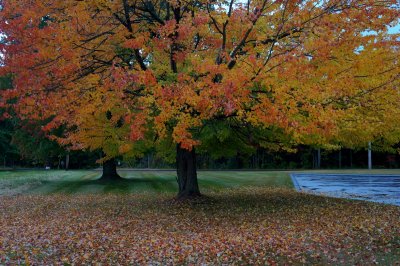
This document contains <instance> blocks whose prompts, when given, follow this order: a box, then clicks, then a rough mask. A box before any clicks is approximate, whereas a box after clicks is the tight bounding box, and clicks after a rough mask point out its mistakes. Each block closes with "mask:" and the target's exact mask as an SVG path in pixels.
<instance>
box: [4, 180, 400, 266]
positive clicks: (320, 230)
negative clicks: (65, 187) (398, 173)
mask: <svg viewBox="0 0 400 266" xmlns="http://www.w3.org/2000/svg"><path fill="white" fill-rule="evenodd" d="M173 195H174V194H172V193H164V194H162V193H153V192H147V193H139V194H132V193H124V194H117V193H106V194H99V193H97V194H64V193H56V194H50V195H19V196H1V197H0V212H1V216H0V264H6V265H8V264H9V265H14V264H35V265H42V264H61V265H62V264H64V265H68V264H78V265H79V264H92V263H95V262H100V263H103V264H106V265H115V264H117V263H120V264H124V265H126V264H133V265H135V264H141V265H143V264H145V265H149V264H150V265H159V264H163V265H164V264H168V265H170V264H184V265H188V264H197V265H199V264H213V265H214V264H232V263H233V264H244V265H247V264H271V265H273V264H275V263H277V264H293V263H299V264H303V263H306V264H308V263H317V264H339V263H345V264H360V265H366V264H372V263H375V262H377V263H380V264H389V265H391V264H396V262H397V263H398V262H399V261H400V252H399V250H400V220H399V217H400V208H399V207H396V206H389V205H380V204H375V203H366V202H360V201H349V200H342V199H332V198H325V197H318V196H312V195H307V194H302V193H298V192H295V191H293V190H291V189H288V188H271V187H266V186H264V187H257V188H256V187H246V188H237V187H235V188H226V189H221V190H218V191H207V196H206V197H205V198H204V199H201V200H196V201H191V202H177V201H174V200H172V198H173Z"/></svg>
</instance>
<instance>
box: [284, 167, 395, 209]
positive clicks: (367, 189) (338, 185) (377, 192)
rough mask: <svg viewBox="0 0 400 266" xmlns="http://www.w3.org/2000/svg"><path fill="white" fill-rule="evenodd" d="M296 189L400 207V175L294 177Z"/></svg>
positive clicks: (301, 175) (312, 175)
mask: <svg viewBox="0 0 400 266" xmlns="http://www.w3.org/2000/svg"><path fill="white" fill-rule="evenodd" d="M291 177H292V180H293V183H294V185H295V187H296V189H297V190H299V191H305V192H312V193H317V194H325V195H328V196H332V197H341V198H351V199H361V200H368V201H374V202H381V203H387V204H394V205H398V206H400V175H379V174H373V175H372V174H305V173H304V174H303V173H302V174H300V173H298V174H296V173H294V174H291Z"/></svg>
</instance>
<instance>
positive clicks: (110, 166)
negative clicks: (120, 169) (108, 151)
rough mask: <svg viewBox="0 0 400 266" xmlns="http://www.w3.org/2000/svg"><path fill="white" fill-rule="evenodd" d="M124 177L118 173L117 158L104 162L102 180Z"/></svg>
mask: <svg viewBox="0 0 400 266" xmlns="http://www.w3.org/2000/svg"><path fill="white" fill-rule="evenodd" d="M119 179H122V178H121V177H120V176H119V175H118V173H117V164H116V163H115V159H114V158H112V159H109V160H107V161H105V162H103V175H102V176H101V177H100V180H119Z"/></svg>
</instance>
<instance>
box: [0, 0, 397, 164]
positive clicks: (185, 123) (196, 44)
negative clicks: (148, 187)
mask: <svg viewBox="0 0 400 266" xmlns="http://www.w3.org/2000/svg"><path fill="white" fill-rule="evenodd" d="M2 5H3V9H2V11H1V21H0V29H1V31H2V32H3V34H4V39H5V42H4V43H3V44H0V50H1V51H3V53H4V57H3V58H2V59H1V60H2V61H3V64H4V66H3V67H2V68H1V70H0V71H1V72H2V73H10V72H11V73H13V75H14V88H13V89H11V90H9V91H5V92H3V93H2V101H3V103H4V102H7V101H9V100H10V99H12V98H15V97H17V98H18V101H17V103H15V104H12V106H13V108H15V109H16V110H17V112H18V114H19V115H20V116H21V117H24V118H30V119H44V118H52V121H51V122H50V123H49V125H48V127H47V129H51V128H55V127H57V126H59V125H61V124H64V125H67V126H68V127H69V129H70V130H69V132H68V134H67V135H66V136H65V138H66V139H63V140H60V141H62V142H63V143H72V144H73V145H74V146H75V147H78V148H85V147H86V148H92V149H94V148H102V147H105V146H107V145H108V146H110V145H111V146H113V148H112V149H108V151H107V152H106V153H107V154H108V155H109V156H114V155H115V154H117V153H119V152H121V151H126V150H127V149H128V148H127V147H128V146H127V145H126V143H127V142H130V141H138V140H141V139H142V138H143V137H144V133H145V131H147V130H150V129H149V127H146V125H147V124H149V123H150V122H151V124H152V125H154V127H153V128H152V129H153V130H154V131H156V133H157V134H158V135H159V137H160V138H163V137H165V136H166V135H167V134H172V137H173V139H174V141H175V142H176V143H181V144H182V146H183V147H185V148H189V149H190V148H191V147H193V146H195V145H199V144H201V140H200V139H196V136H195V134H193V129H195V128H199V127H201V126H202V125H204V123H206V122H207V121H209V120H212V119H222V118H227V117H234V118H235V119H237V120H239V121H241V122H242V123H244V124H250V125H253V126H258V127H263V128H266V129H267V128H269V127H279V128H281V129H283V130H284V131H285V132H286V133H287V134H289V135H291V136H292V138H293V140H294V142H297V143H306V144H324V143H332V141H339V142H342V143H347V144H349V145H355V144H357V143H358V142H365V141H366V140H371V139H374V138H377V137H381V136H382V135H385V134H386V133H384V132H389V131H391V130H394V129H395V128H396V127H397V125H398V118H399V115H398V112H399V110H400V108H399V103H400V101H399V93H398V92H397V87H396V86H397V85H398V84H399V73H400V70H399V65H398V55H399V34H393V35H389V34H388V32H387V26H388V25H393V24H395V23H397V22H396V21H397V18H398V17H399V15H400V11H399V6H398V2H397V1H396V0H385V1H379V2H376V1H372V0H360V1H338V0H326V1H320V0H307V1H296V0H286V1H268V0H252V1H249V2H248V4H244V3H241V2H238V1H234V0H232V1H230V2H228V5H226V4H225V2H223V1H212V3H211V2H207V1H202V0H200V1H174V0H169V1H166V2H160V1H152V0H150V1H130V0H119V1H107V0H96V1H70V0H68V1H61V0H47V1H42V0H40V1H39V0H20V1H11V0H4V1H2ZM39 25H41V26H39ZM367 31H368V32H371V31H373V32H375V33H376V34H367ZM107 112H111V118H107V117H106V113H107ZM366 118H368V119H367V121H366V122H365V124H364V122H363V123H360V122H361V121H363V120H365V119H366ZM118 121H124V123H123V125H118ZM363 128H365V129H366V130H365V132H364V133H363V134H359V133H360V132H361V131H364V130H361V129H363ZM355 136H358V137H355ZM386 137H388V138H390V137H389V136H386ZM395 139H398V138H397V137H396V138H395Z"/></svg>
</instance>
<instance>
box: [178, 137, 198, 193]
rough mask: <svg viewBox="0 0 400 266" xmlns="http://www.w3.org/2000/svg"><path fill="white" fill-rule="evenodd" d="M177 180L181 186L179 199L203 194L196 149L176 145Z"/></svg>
mask: <svg viewBox="0 0 400 266" xmlns="http://www.w3.org/2000/svg"><path fill="white" fill-rule="evenodd" d="M176 167H177V170H176V172H177V176H178V178H177V182H178V186H179V193H178V198H179V199H186V198H195V197H199V196H201V194H200V190H199V185H198V183H197V169H196V167H197V165H196V151H195V149H194V148H193V149H192V150H191V151H189V150H186V149H183V148H182V147H181V146H180V144H178V145H177V146H176Z"/></svg>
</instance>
